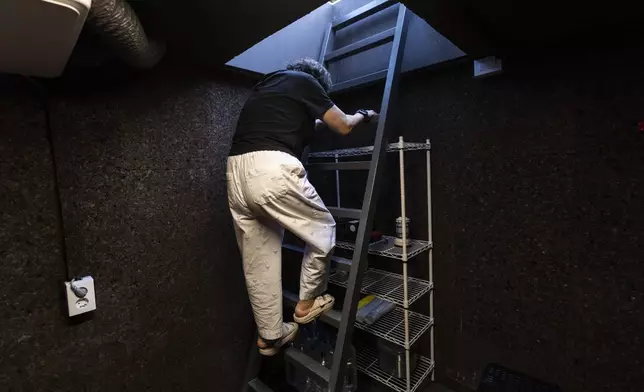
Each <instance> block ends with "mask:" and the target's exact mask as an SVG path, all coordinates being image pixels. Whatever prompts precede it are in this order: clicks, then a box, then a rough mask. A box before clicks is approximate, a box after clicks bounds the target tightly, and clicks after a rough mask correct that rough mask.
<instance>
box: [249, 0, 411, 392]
mask: <svg viewBox="0 0 644 392" xmlns="http://www.w3.org/2000/svg"><path fill="white" fill-rule="evenodd" d="M394 6H395V7H397V8H398V15H397V20H396V26H395V27H394V28H391V29H388V30H385V31H383V32H380V33H378V34H375V35H373V36H371V37H368V38H365V39H362V40H360V41H357V42H355V43H352V44H350V45H347V46H344V47H342V48H338V49H335V50H329V49H330V48H329V47H330V46H331V43H332V41H333V38H334V36H335V33H336V32H337V31H338V30H341V29H343V28H345V27H347V26H351V25H353V24H354V23H357V22H359V21H362V20H364V19H366V18H368V17H369V16H371V15H374V14H376V13H378V12H380V11H383V10H385V9H388V8H390V7H394ZM408 23H409V12H408V11H407V8H406V7H405V6H404V5H402V4H399V3H397V2H396V1H390V0H376V1H373V2H371V3H369V4H367V5H365V6H363V7H361V8H358V9H357V10H355V11H353V12H351V13H349V14H347V15H346V16H344V17H342V18H340V19H338V20H336V21H335V22H333V23H330V24H329V26H328V28H327V32H326V35H325V37H324V41H323V44H322V50H321V54H320V59H319V61H320V63H322V64H328V63H330V62H334V61H338V60H341V59H343V58H346V57H349V56H353V55H356V54H358V53H362V52H364V51H367V50H369V49H372V48H375V47H377V46H380V45H384V44H386V43H389V42H393V45H392V49H391V54H390V57H389V64H388V68H387V69H385V70H382V71H378V72H374V73H371V74H368V75H365V76H361V77H358V78H354V79H351V80H348V81H345V82H342V83H338V84H337V85H335V86H334V87H333V89H332V90H331V92H332V93H335V92H339V91H344V90H348V89H352V88H355V87H359V86H363V85H365V84H368V83H372V82H374V81H377V80H380V79H383V78H384V79H385V86H384V94H383V97H382V103H381V105H380V116H379V119H378V125H377V130H376V134H375V140H374V144H373V153H372V156H371V160H370V161H359V162H335V163H313V164H307V165H306V167H307V169H308V170H334V171H336V173H337V171H339V170H368V171H369V174H368V177H367V185H366V190H365V194H364V198H363V202H362V208H361V209H349V208H340V207H327V208H328V209H329V211H330V212H331V214H332V215H333V216H334V217H337V218H351V219H359V220H360V224H359V226H358V232H357V236H356V244H355V251H354V253H353V257H352V261H351V267H350V272H349V278H348V281H347V289H346V295H345V299H344V303H343V306H342V312H341V313H340V312H339V311H336V310H332V311H330V312H327V313H326V314H324V315H323V316H322V317H321V318H320V320H321V321H322V322H325V323H327V324H329V325H332V326H334V327H336V328H338V337H337V339H336V346H335V350H334V353H335V354H334V358H333V366H332V368H331V369H330V370H329V369H327V368H326V367H324V366H322V365H321V364H320V363H319V362H318V361H316V360H314V359H313V358H310V357H308V356H307V355H306V354H304V353H302V352H300V351H299V350H297V349H294V348H288V349H286V350H285V353H284V355H285V359H286V360H287V361H289V362H290V363H292V364H293V365H294V366H296V367H297V368H298V369H299V371H303V372H306V374H307V375H308V376H309V377H312V378H313V379H315V380H316V381H317V382H318V383H319V384H320V385H328V388H329V392H341V391H342V386H343V381H344V377H345V370H346V363H347V360H348V359H349V355H350V354H351V342H352V340H353V329H354V323H355V318H356V308H357V305H358V301H359V297H360V287H361V284H362V277H363V275H364V272H365V270H366V269H367V264H368V261H367V255H368V246H369V240H370V237H371V230H372V227H373V221H374V216H375V212H376V204H377V200H378V196H379V193H380V186H381V182H382V177H383V174H384V170H385V162H384V161H385V157H386V148H387V145H388V143H387V138H386V136H387V130H388V129H389V128H391V126H392V115H391V113H390V112H391V106H392V105H391V101H392V99H394V97H395V96H396V92H397V87H398V79H399V76H400V71H401V65H402V58H403V52H404V44H405V38H406V35H407V26H408ZM303 161H304V160H303ZM297 300H298V298H297V296H296V295H293V294H289V293H286V292H285V303H287V304H291V305H293V306H294V304H295V303H297ZM250 355H251V357H250V359H249V366H248V367H247V371H246V380H250V381H248V384H247V385H244V387H243V388H242V389H243V391H247V390H250V391H256V392H270V391H271V389H270V388H268V387H267V386H266V385H265V384H263V383H262V382H261V380H259V379H258V378H256V377H255V375H256V374H257V372H258V369H259V362H258V361H259V359H258V358H257V357H258V356H259V354H258V353H257V348H256V347H255V346H254V344H253V345H251V354H250Z"/></svg>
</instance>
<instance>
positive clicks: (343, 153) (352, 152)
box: [308, 140, 431, 158]
mask: <svg viewBox="0 0 644 392" xmlns="http://www.w3.org/2000/svg"><path fill="white" fill-rule="evenodd" d="M430 149H431V145H430V144H429V140H428V141H427V142H426V143H409V142H403V143H402V145H401V144H400V142H398V143H389V144H388V145H387V152H398V151H400V150H403V151H417V150H427V151H429V150H430ZM372 153H373V146H364V147H354V148H343V149H340V150H330V151H313V152H309V155H308V157H309V158H336V157H337V158H345V157H358V156H363V155H371V154H372Z"/></svg>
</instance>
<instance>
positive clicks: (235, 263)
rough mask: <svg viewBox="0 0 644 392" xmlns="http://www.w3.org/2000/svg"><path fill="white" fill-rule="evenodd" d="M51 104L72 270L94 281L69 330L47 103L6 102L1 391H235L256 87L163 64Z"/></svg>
mask: <svg viewBox="0 0 644 392" xmlns="http://www.w3.org/2000/svg"><path fill="white" fill-rule="evenodd" d="M90 83H91V81H90V80H88V81H86V84H88V85H89V86H88V87H89V88H86V89H85V90H95V91H94V92H91V93H89V92H55V93H52V97H51V98H50V106H51V119H52V126H53V131H54V141H55V147H56V158H57V163H58V174H59V176H60V188H61V197H62V204H63V216H64V224H65V235H66V239H67V245H68V256H69V263H70V269H71V271H72V273H73V274H74V275H85V274H90V275H92V276H93V277H94V279H95V280H96V290H97V303H98V310H97V311H96V313H95V314H94V317H93V319H91V320H88V321H85V322H83V323H71V322H70V321H69V320H68V318H67V317H66V316H65V315H64V314H63V310H62V307H61V304H60V302H59V300H60V298H61V293H60V291H61V288H62V281H63V280H64V278H65V267H64V264H63V260H62V258H61V250H60V246H59V242H58V234H59V231H58V225H57V213H56V208H55V207H56V203H55V197H54V186H53V177H52V167H51V160H50V156H49V147H48V144H47V141H46V138H45V134H46V133H45V120H44V112H43V108H42V100H40V99H39V98H38V96H37V95H35V94H34V93H33V92H32V91H31V90H33V89H32V87H31V86H30V85H29V84H28V83H26V82H18V83H17V84H16V83H14V82H13V80H9V81H7V82H5V83H4V84H3V85H2V94H1V98H0V105H1V108H0V178H1V181H2V188H1V189H2V192H1V193H0V207H1V210H0V211H1V216H2V219H1V220H0V258H1V260H2V262H1V263H0V271H1V276H2V281H3V284H2V285H1V286H0V299H1V300H0V310H1V311H0V331H1V332H0V390H3V391H7V390H10V391H44V390H48V391H49V390H51V391H70V390H76V391H78V390H87V391H122V390H132V391H142V390H154V391H215V390H216V391H233V390H238V388H239V386H240V385H241V384H240V383H241V379H242V377H243V371H244V366H245V361H246V355H247V352H248V345H249V344H251V340H252V331H253V322H252V316H251V313H250V307H249V305H248V300H247V297H246V291H245V287H244V283H243V277H242V271H241V264H240V263H239V256H238V252H237V249H236V245H235V240H234V236H233V232H232V227H231V224H230V217H229V214H228V211H227V202H226V190H225V185H224V184H225V181H224V174H225V172H224V170H225V157H226V154H227V150H228V146H229V143H230V138H231V135H232V131H233V129H234V122H235V121H236V118H237V115H238V112H239V110H240V108H241V106H242V104H243V101H244V99H245V97H246V95H247V91H248V90H247V88H246V87H245V86H243V85H239V84H237V83H232V82H228V81H227V80H226V78H225V77H216V76H213V75H207V74H202V73H200V72H197V71H194V70H190V71H187V70H172V69H169V68H162V69H158V70H155V71H152V72H150V73H145V74H142V75H138V76H137V77H136V78H132V79H131V80H129V81H127V82H125V83H121V84H117V85H113V86H109V85H103V86H100V87H92V86H91V84H90Z"/></svg>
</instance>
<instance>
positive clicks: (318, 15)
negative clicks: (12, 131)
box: [226, 0, 465, 83]
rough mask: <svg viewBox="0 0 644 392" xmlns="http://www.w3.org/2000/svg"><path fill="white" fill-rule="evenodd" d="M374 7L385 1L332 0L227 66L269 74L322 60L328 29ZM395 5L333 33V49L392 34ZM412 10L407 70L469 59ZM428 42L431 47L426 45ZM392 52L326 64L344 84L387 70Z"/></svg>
mask: <svg viewBox="0 0 644 392" xmlns="http://www.w3.org/2000/svg"><path fill="white" fill-rule="evenodd" d="M370 3H371V4H375V3H380V2H379V1H374V0H330V1H328V2H325V3H323V4H322V5H321V6H319V7H318V8H316V9H314V10H313V11H311V12H310V13H308V14H307V15H304V16H303V17H301V18H300V19H298V20H296V21H295V22H293V23H291V24H289V25H288V26H286V27H284V28H282V29H281V30H279V31H277V32H276V33H274V34H272V35H270V36H268V37H266V38H264V39H263V40H261V41H260V42H258V43H256V44H255V45H253V46H252V47H251V48H249V49H247V50H246V51H244V52H243V53H241V54H239V55H237V56H235V57H234V58H233V59H232V60H230V61H228V62H227V63H226V65H227V66H230V67H232V68H236V69H239V70H243V71H250V72H252V73H256V74H267V73H270V72H274V71H278V70H282V69H284V68H285V67H286V64H288V62H290V61H292V60H295V59H299V58H303V57H309V58H313V59H318V58H320V54H321V51H322V45H323V41H324V38H325V37H326V35H327V33H328V28H329V25H330V24H332V23H333V22H334V21H336V20H339V19H342V18H344V17H346V16H347V15H349V14H351V13H355V12H358V11H359V10H363V9H365V8H369V7H370ZM317 4H320V3H319V2H318V3H317ZM396 5H398V3H395V2H391V5H390V6H387V7H385V8H381V9H380V10H379V11H377V12H375V13H371V14H369V16H367V17H365V18H364V19H361V20H359V21H358V22H356V23H354V24H352V25H351V26H349V27H346V28H342V29H341V30H338V31H337V32H336V33H335V34H334V39H333V45H332V47H333V48H334V49H338V48H341V47H345V46H348V45H350V44H353V43H355V42H358V41H365V40H368V39H370V38H372V37H373V36H378V35H379V34H382V33H383V32H385V31H388V30H392V28H393V27H395V25H396V19H397V14H398V9H397V8H396ZM403 6H404V5H403ZM374 7H375V6H374ZM363 12H365V11H363ZM407 12H409V13H410V14H411V15H410V20H409V25H408V30H407V37H406V42H405V52H404V58H403V62H402V71H403V72H407V71H411V70H414V69H418V68H422V67H427V66H430V65H434V64H438V63H442V62H445V61H449V60H453V59H455V58H459V57H462V56H464V55H465V53H464V52H463V51H461V50H460V49H459V48H457V47H456V46H455V45H453V44H452V43H451V42H450V41H449V40H448V39H446V38H445V37H443V36H442V35H441V34H440V33H438V32H437V31H436V30H434V29H433V28H432V27H431V26H430V25H429V24H427V22H426V21H425V20H424V19H422V18H420V17H418V16H417V15H415V14H414V13H413V12H412V11H411V10H409V9H407ZM428 42H431V43H432V44H431V45H427V43H428ZM328 50H329V49H328V48H327V51H328ZM390 50H391V43H388V44H384V45H380V46H373V47H371V48H369V49H368V50H366V51H365V52H363V53H359V54H358V55H356V56H352V57H351V58H346V59H345V58H343V59H340V60H338V61H334V62H333V63H329V64H326V65H327V66H328V67H329V71H330V72H331V75H332V76H333V79H334V80H333V81H334V83H340V82H342V81H344V80H347V79H351V78H353V77H355V76H356V75H357V76H361V75H365V74H369V73H373V72H375V71H380V70H382V69H385V68H387V64H388V59H389V52H390ZM371 68H374V69H371ZM375 68H378V69H375Z"/></svg>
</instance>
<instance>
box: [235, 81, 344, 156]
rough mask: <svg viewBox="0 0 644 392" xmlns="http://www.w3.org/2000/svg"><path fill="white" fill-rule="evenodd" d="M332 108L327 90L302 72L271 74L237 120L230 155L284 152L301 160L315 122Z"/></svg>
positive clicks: (251, 97) (255, 88)
mask: <svg viewBox="0 0 644 392" xmlns="http://www.w3.org/2000/svg"><path fill="white" fill-rule="evenodd" d="M331 107H333V102H332V101H331V99H330V98H329V96H328V95H327V94H326V92H325V91H324V88H322V86H321V85H320V83H318V81H317V80H316V79H315V78H314V77H313V76H311V75H309V74H307V73H304V72H299V71H277V72H273V73H271V74H268V75H267V76H266V77H265V78H264V79H263V80H262V81H261V82H259V83H258V84H257V85H256V86H255V87H254V88H253V93H252V94H251V96H250V97H249V98H248V100H247V101H246V104H245V105H244V108H243V109H242V111H241V114H240V115H239V120H238V121H237V130H236V131H235V136H234V137H233V144H232V147H231V148H230V153H229V156H233V155H240V154H245V153H248V152H253V151H266V150H276V151H283V152H286V153H288V154H291V155H293V156H295V157H296V158H298V159H300V157H301V155H302V151H303V150H304V147H306V146H307V145H308V144H309V141H310V140H311V137H312V136H313V131H314V129H315V119H321V118H322V116H323V115H324V113H326V111H327V110H329V109H330V108H331Z"/></svg>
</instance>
